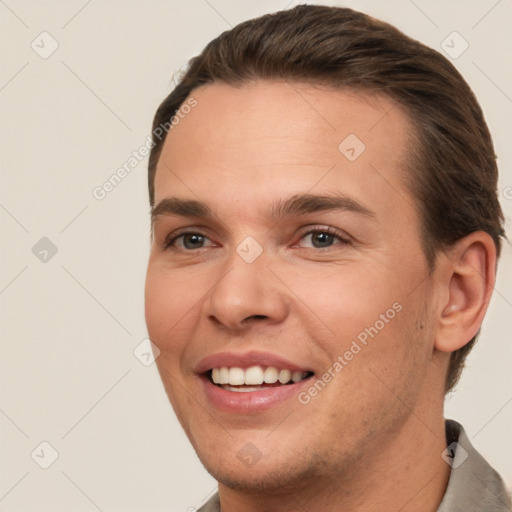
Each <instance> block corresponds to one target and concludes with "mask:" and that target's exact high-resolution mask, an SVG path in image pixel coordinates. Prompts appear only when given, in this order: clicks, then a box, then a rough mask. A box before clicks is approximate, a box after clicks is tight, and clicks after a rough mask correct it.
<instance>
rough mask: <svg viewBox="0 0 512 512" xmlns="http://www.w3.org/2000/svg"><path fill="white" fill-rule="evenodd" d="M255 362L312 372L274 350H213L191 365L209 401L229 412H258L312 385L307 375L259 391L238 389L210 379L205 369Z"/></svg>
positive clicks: (265, 365) (251, 364)
mask: <svg viewBox="0 0 512 512" xmlns="http://www.w3.org/2000/svg"><path fill="white" fill-rule="evenodd" d="M256 365H260V366H264V367H268V366H274V367H275V368H277V369H279V370H282V369H286V370H290V371H292V372H293V371H304V372H311V373H314V372H313V370H312V369H311V368H310V367H308V366H305V365H302V364H299V363H293V362H292V361H289V360H288V359H285V358H283V357H281V356H278V355H276V354H271V353H268V352H259V351H249V352H243V353H236V352H220V353H218V354H212V355H210V356H207V357H205V358H204V359H202V360H201V361H200V362H199V363H198V364H197V366H196V367H195V368H194V372H195V373H196V374H197V377H198V378H199V380H200V382H201V387H202V389H203V392H204V394H205V395H206V398H207V400H208V402H209V403H210V404H212V405H213V406H214V407H215V408H216V409H217V410H218V411H222V412H227V413H231V414H244V415H250V414H257V413H260V412H263V411H266V410H268V409H271V408H273V407H278V406H279V405H280V404H282V403H283V402H285V401H289V400H293V399H294V398H295V397H297V395H298V394H299V393H300V391H301V390H302V389H303V388H305V387H306V386H310V385H311V378H307V379H304V380H302V381H300V382H294V383H290V384H284V385H281V386H273V387H267V388H265V389H261V390H259V391H250V392H245V393H241V392H239V393H237V392H236V391H228V390H226V389H223V388H221V387H220V386H218V385H216V384H214V383H213V382H212V381H211V380H210V378H209V375H207V372H208V371H209V370H211V369H212V368H221V367H223V366H226V367H228V368H233V367H237V368H242V369H244V370H246V369H247V368H249V367H251V366H256Z"/></svg>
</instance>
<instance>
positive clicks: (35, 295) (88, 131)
mask: <svg viewBox="0 0 512 512" xmlns="http://www.w3.org/2000/svg"><path fill="white" fill-rule="evenodd" d="M333 3H334V4H337V5H347V6H351V7H354V8H358V9H360V10H363V11H366V12H368V13H370V14H373V15H375V16H377V17H380V18H382V19H385V20H387V21H389V22H391V23H393V24H395V25H397V26H398V27H399V28H401V29H402V30H404V31H405V32H406V33H408V34H410V35H412V36H413V37H415V38H417V39H420V40H422V41H423V42H425V43H426V44H428V45H430V46H432V47H434V48H436V49H439V50H440V51H442V50H441V46H440V45H441V42H442V41H443V40H444V39H445V38H446V37H447V36H448V35H449V34H451V33H452V32H453V31H457V32H459V33H460V34H461V35H462V37H463V38H464V39H465V40H466V41H467V42H468V43H469V48H468V49H467V51H465V52H464V53H463V54H462V55H461V56H460V57H458V58H457V59H456V60H455V61H454V62H455V64H456V65H457V67H458V68H459V69H460V71H461V72H462V74H463V75H464V76H465V77H466V79H467V80H468V81H469V83H470V84H471V86H472V87H473V89H474V91H475V92H476V94H477V96H478V98H479V99H480V101H481V103H482V106H483V108H484V111H485V112H486V116H487V119H488V122H489V125H490V128H491V131H492V132H493V134H494V136H495V145H496V151H497V153H498V155H499V163H500V168H501V180H500V197H501V200H502V204H503V207H504V209H505V212H506V215H507V223H508V224H507V230H508V233H509V237H510V235H511V234H512V230H511V225H512V224H511V217H512V172H511V164H512V151H511V144H510V133H511V122H510V119H511V117H512V99H511V98H512V75H511V68H510V60H509V58H510V54H511V53H512V38H511V37H510V20H511V19H512V3H511V2H510V1H509V0H501V1H496V0H479V1H476V0H475V1H472V2H468V1H462V0H460V1H453V0H452V1H438V2H432V1H430V2H429V1H426V0H414V1H412V0H395V1H386V2H382V1H378V0H372V1H370V0H367V1H362V0H361V1H356V0H355V1H347V2H331V4H333ZM291 5H293V3H288V0H266V1H260V2H256V1H247V0H243V1H235V0H208V1H207V0H191V1H190V2H179V1H176V0H168V1H163V0H161V1H156V0H152V1H147V2H142V1H126V0H124V1H121V0H117V1H114V0H108V1H101V0H92V1H88V2H87V1H85V0H73V1H66V2H64V1H56V0H55V1H41V2H36V1H22V0H5V1H4V0H1V1H0V20H1V21H0V33H1V37H2V45H1V50H0V51H1V63H2V64H1V70H0V109H1V110H0V116H1V120H2V124H1V139H0V143H1V162H0V163H1V171H2V186H1V189H0V222H1V230H2V241H3V248H2V253H1V274H0V304H1V311H2V315H1V345H0V347H1V359H0V364H1V397H0V433H1V446H0V510H4V511H52V512H59V511H70V510H73V511H89V510H90V511H94V510H101V511H105V512H106V511H158V510H167V511H186V510H194V507H198V506H199V505H200V504H201V503H202V501H203V500H204V499H205V498H206V497H207V495H208V494H209V493H210V492H211V491H212V490H213V489H214V488H215V482H214V481H213V479H212V478H211V477H209V476H208V475H207V474H206V472H205V471H204V469H203V468H202V466H201V465H200V463H199V462H198V460H197V458H196V456H195V454H194V453H193V450H192V449H191V448H190V446H189V444H188V441H187V440H186V438H185V436H184V434H183V433H182V431H181V429H180V427H179V425H178V423H177V421H176V419H175V418H174V415H173V413H172V411H171V408H170V406H169V405H168V403H167V398H166V397H165V395H164V392H163V390H162V386H161V384H160V381H159V377H158V375H157V372H156V369H155V366H154V365H151V366H148V367H146V366H144V365H143V364H142V363H141V362H140V361H139V360H138V359H137V358H136V357H135V356H134V354H133V350H134V349H135V348H136V347H137V346H138V345H139V343H141V341H142V340H143V339H144V338H145V337H146V330H145V324H144V317H143V285H144V273H145V265H146V259H147V256H148V211H149V209H148V202H147V190H146V169H147V159H146V160H144V161H142V162H141V163H140V164H138V166H137V167H135V168H134V169H133V171H132V172H131V173H130V174H129V175H128V176H127V177H126V178H125V179H124V180H123V181H122V183H120V184H119V185H118V186H117V187H116V188H115V189H114V190H113V191H111V192H110V193H109V194H108V195H107V196H106V197H105V198H104V199H103V200H101V201H100V200H97V199H95V198H94V197H93V195H92V191H93V189H94V188H95V187H97V186H101V184H102V183H103V182H104V181H105V180H107V179H108V177H109V176H110V175H111V174H112V173H114V172H115V171H116V169H118V168H119V167H120V166H122V165H123V164H124V163H125V162H126V160H127V159H128V157H129V156H130V155H131V153H132V152H133V151H136V150H137V149H138V148H139V147H140V146H141V145H143V144H144V142H145V140H146V137H147V135H148V134H149V132H150V123H151V119H152V116H153V113H154V110H155V109H156V106H157V105H158V103H159V102H160V101H161V100H162V99H163V97H164V96H165V95H166V94H167V93H168V91H169V86H170V80H171V76H172V74H173V72H174V71H175V70H176V69H179V68H180V66H182V65H183V64H184V63H185V62H186V61H187V59H188V58H189V57H191V56H192V55H194V54H196V53H197V52H199V51H200V50H201V48H202V47H203V46H204V45H205V44H206V43H207V42H208V41H209V40H210V39H211V38H213V37H214V36H216V35H217V34H219V33H220V32H221V31H223V30H225V29H227V28H229V27H230V25H234V24H236V23H238V22H239V21H242V20H244V19H247V18H250V17H253V16H256V15H259V14H262V13H266V12H271V11H275V10H279V9H282V8H285V7H289V6H291ZM43 31H46V32H48V33H49V34H50V36H48V35H43V36H39V34H41V32H43ZM33 41H34V42H33ZM54 41H56V42H57V43H58V48H57V49H56V50H55V52H54V53H53V54H51V55H49V56H48V55H46V54H45V52H46V53H48V52H49V51H50V50H51V49H52V44H53V45H55V44H56V43H55V42H54ZM32 42H33V43H32ZM459 43H460V41H459ZM459 43H457V44H459ZM31 44H33V46H34V47H35V49H33V48H32V47H31ZM459 48H460V46H459ZM38 52H39V53H38ZM41 54H43V56H44V57H47V58H42V57H41V56H40V55H41ZM43 237H47V238H48V239H50V240H51V242H52V243H53V244H54V245H55V246H56V248H57V251H58V252H57V253H56V254H55V255H54V256H51V251H50V252H48V253H45V252H44V251H45V250H48V249H49V246H47V245H45V243H46V244H47V243H48V242H44V241H43V242H40V244H42V245H40V246H36V248H37V250H34V251H35V252H36V253H38V252H39V254H38V257H36V255H35V254H33V252H32V248H33V246H34V245H35V244H36V243H37V242H38V241H39V240H40V239H41V238H43ZM44 257H46V259H47V261H46V262H42V261H40V259H38V258H44ZM511 317H512V251H511V249H510V247H509V246H506V247H505V248H504V254H503V258H502V262H501V267H500V274H499V280H498V284H497V286H496V294H495V296H494V299H493V303H492V306H491V310H490V312H489V314H488V317H487V320H486V323H485V325H484V330H483V336H482V338H481V341H480V343H479V345H478V346H477V348H476V349H475V350H474V352H473V354H472V356H471V357H470V361H469V369H468V371H467V373H466V374H465V376H464V378H463V380H462V382H461V384H460V385H459V387H458V391H457V393H456V394H454V395H452V396H450V397H449V400H448V403H447V415H448V416H449V417H453V418H456V419H458V420H459V421H461V422H462V423H464V425H465V426H466V429H467V431H468V433H469V436H470V438H472V439H473V442H474V444H475V445H476V447H477V448H478V449H479V450H480V451H481V452H483V453H484V454H485V455H486V457H487V458H488V459H489V460H490V461H491V463H492V464H493V465H494V466H495V467H496V468H497V469H498V470H499V471H500V472H501V473H502V474H503V476H504V478H505V479H506V480H507V482H508V485H511V484H512V462H511V459H510V453H511V451H512V440H511V437H510V432H511V431H512V428H511V427H512V386H511V380H512V379H511V376H510V367H511V363H512V343H510V338H511V336H510V328H511V327H512V321H511ZM43 441H46V442H47V443H50V445H51V446H52V447H53V448H54V449H55V450H56V451H57V452H58V454H59V456H58V458H57V460H56V461H55V462H54V463H53V465H51V466H50V467H49V468H48V469H42V468H41V467H40V466H39V465H41V464H42V465H44V464H48V463H49V462H51V456H52V449H51V448H49V447H48V446H47V445H43V446H39V445H40V443H41V442H43ZM418 442H421V440H419V441H418ZM34 450H35V452H34ZM32 452H34V455H33V458H32V457H31V453H32ZM404 456H407V454H404Z"/></svg>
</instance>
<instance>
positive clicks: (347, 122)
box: [155, 81, 413, 206]
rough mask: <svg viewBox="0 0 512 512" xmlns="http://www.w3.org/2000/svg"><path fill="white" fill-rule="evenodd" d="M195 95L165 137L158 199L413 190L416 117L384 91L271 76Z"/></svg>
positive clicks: (261, 198)
mask: <svg viewBox="0 0 512 512" xmlns="http://www.w3.org/2000/svg"><path fill="white" fill-rule="evenodd" d="M192 96H193V98H194V99H195V100H196V102H197V105H196V106H195V107H194V108H193V109H191V110H190V112H189V113H188V114H186V115H185V116H183V117H182V118H181V119H180V122H179V123H178V124H176V125H175V126H174V127H173V128H172V130H171V131H170V132H169V134H168V136H167V138H166V140H165V143H164V147H163V150H162V154H161V156H160V160H159V162H158V166H157V172H156V176H155V203H158V201H159V200H161V199H162V198H163V197H166V196H168V195H169V194H173V195H183V196H186V197H190V196H199V197H201V198H202V199H204V198H206V197H208V198H211V199H212V200H214V199H215V197H218V198H219V200H221V199H222V200H223V201H231V202H233V201H234V200H235V198H240V199H241V200H243V199H244V198H245V199H246V200H247V201H254V199H255V198H256V197H257V198H258V199H259V201H260V202H261V201H264V200H265V199H266V198H268V199H269V201H270V200H271V199H272V197H271V196H275V197H274V198H277V197H278V196H279V195H280V193H281V192H283V193H284V192H285V191H286V193H287V195H288V194H289V193H304V192H306V191H308V190H311V189H313V188H314V189H315V190H314V191H315V192H318V193H325V192H329V191H331V190H341V191H342V192H344V193H345V192H349V193H350V194H352V195H354V196H356V197H359V198H362V199H364V197H365V196H366V197H368V200H369V201H373V199H374V198H372V195H373V196H375V195H380V199H381V200H385V199H388V200H392V199H393V198H394V197H393V196H399V195H401V196H402V197H404V196H408V195H409V194H408V191H407V190H406V187H405V185H404V179H403V174H404V171H405V165H404V162H405V161H406V160H407V151H408V133H409V130H410V123H409V120H408V118H407V116H406V115H405V114H404V112H403V111H402V109H401V108H399V107H398V106H397V105H396V104H395V103H393V101H392V100H391V99H389V98H387V97H385V96H382V95H376V94H368V93H365V94H363V93H357V92H355V91H350V90H335V89H332V88H327V87H320V86H314V85H311V84H299V83H285V82H270V81H258V82H254V83H250V84H245V85H243V86H240V87H233V86H230V85H226V84H219V83H214V84H209V85H207V86H203V87H201V88H199V89H197V90H195V91H193V93H192ZM379 189H380V193H379ZM395 199H396V197H395ZM409 199H410V202H412V201H413V200H412V198H410V197H409ZM395 202H396V201H395ZM390 206H392V205H390Z"/></svg>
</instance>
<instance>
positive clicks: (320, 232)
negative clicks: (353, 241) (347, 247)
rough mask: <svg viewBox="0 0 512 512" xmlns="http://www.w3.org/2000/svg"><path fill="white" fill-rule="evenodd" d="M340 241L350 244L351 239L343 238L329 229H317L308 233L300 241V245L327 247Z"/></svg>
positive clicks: (318, 247)
mask: <svg viewBox="0 0 512 512" xmlns="http://www.w3.org/2000/svg"><path fill="white" fill-rule="evenodd" d="M304 242H305V244H304ZM339 243H341V244H348V243H349V241H348V240H345V239H344V238H341V237H340V236H339V235H336V234H334V233H331V231H330V230H328V229H316V230H313V231H309V232H308V233H306V234H305V235H304V236H303V237H302V238H301V240H300V241H299V244H298V246H299V247H313V248H314V249H326V248H329V247H331V246H332V245H336V244H339Z"/></svg>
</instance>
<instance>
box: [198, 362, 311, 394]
mask: <svg viewBox="0 0 512 512" xmlns="http://www.w3.org/2000/svg"><path fill="white" fill-rule="evenodd" d="M313 375H314V374H313V372H310V371H303V370H291V369H288V368H277V367H275V366H261V365H254V366H250V367H248V368H246V369H244V368H241V367H237V366H233V367H227V366H221V367H217V368H212V369H211V370H208V371H207V372H206V375H205V376H206V378H207V379H208V380H209V381H210V382H211V383H212V384H214V385H215V386H218V387H220V388H222V389H224V390H226V391H231V392H234V393H251V392H256V391H262V390H265V389H268V388H276V387H282V386H290V385H292V384H297V383H299V382H302V381H304V380H307V379H310V378H311V377H313Z"/></svg>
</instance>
